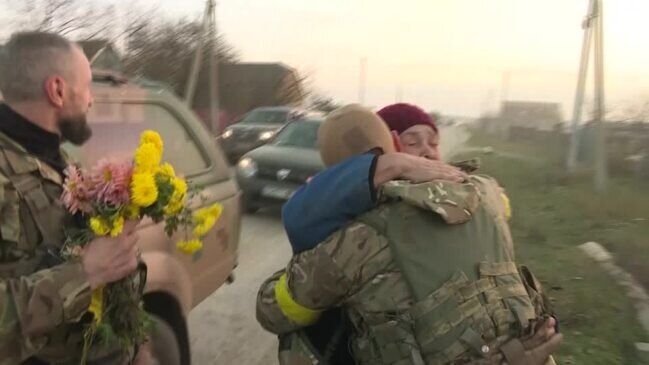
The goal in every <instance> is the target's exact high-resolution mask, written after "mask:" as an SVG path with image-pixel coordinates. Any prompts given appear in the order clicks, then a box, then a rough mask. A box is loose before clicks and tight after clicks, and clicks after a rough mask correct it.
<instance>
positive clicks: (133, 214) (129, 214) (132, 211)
mask: <svg viewBox="0 0 649 365" xmlns="http://www.w3.org/2000/svg"><path fill="white" fill-rule="evenodd" d="M124 217H125V218H126V219H138V218H139V217H140V207H138V206H137V205H133V204H129V205H127V206H126V208H124Z"/></svg>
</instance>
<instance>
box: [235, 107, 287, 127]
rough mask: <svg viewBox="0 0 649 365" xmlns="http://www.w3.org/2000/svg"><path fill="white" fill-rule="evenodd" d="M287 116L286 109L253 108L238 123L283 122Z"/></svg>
mask: <svg viewBox="0 0 649 365" xmlns="http://www.w3.org/2000/svg"><path fill="white" fill-rule="evenodd" d="M287 118H288V110H254V111H252V112H250V113H248V115H246V116H245V117H244V118H243V120H242V121H241V123H240V124H284V123H286V120H287Z"/></svg>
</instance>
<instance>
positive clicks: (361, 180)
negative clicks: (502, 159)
mask: <svg viewBox="0 0 649 365" xmlns="http://www.w3.org/2000/svg"><path fill="white" fill-rule="evenodd" d="M378 115H379V116H380V117H381V118H382V119H383V120H384V121H385V122H386V124H387V125H388V127H389V128H390V130H391V131H392V133H393V139H394V144H395V147H396V150H397V151H400V152H396V153H387V154H382V153H381V151H367V153H365V154H361V155H358V156H354V157H352V158H350V159H348V160H346V161H343V162H342V163H339V164H337V165H334V166H332V167H330V168H328V169H326V170H324V171H322V172H320V173H319V174H318V175H316V176H314V177H313V178H312V179H311V181H310V182H309V183H308V184H306V185H304V186H302V187H301V188H300V189H298V190H297V191H296V192H295V194H294V195H293V197H291V199H289V201H288V202H287V203H286V204H285V205H284V207H283V208H282V221H283V223H284V228H285V230H286V233H287V235H288V238H289V242H290V243H291V247H292V248H293V253H300V252H302V251H306V250H309V249H312V248H314V247H315V246H316V245H317V244H318V243H319V242H321V241H324V240H325V239H326V238H327V237H328V236H329V235H330V234H331V233H333V232H335V231H337V230H338V229H340V228H341V227H342V226H343V225H344V224H345V223H347V222H349V221H351V220H352V219H353V218H355V217H357V216H359V215H361V214H362V213H364V212H367V211H369V210H370V209H372V208H373V207H374V205H375V203H376V200H377V199H376V198H377V190H378V189H380V187H381V185H382V184H384V183H386V182H388V181H390V180H395V179H405V180H410V181H413V182H425V181H431V180H451V181H458V182H459V181H462V180H464V178H465V176H466V175H465V174H464V172H462V171H461V170H460V169H458V168H456V167H453V166H450V165H448V164H446V163H444V162H442V161H441V157H440V152H439V133H438V132H439V131H438V129H437V125H436V124H435V121H434V120H433V119H432V118H431V117H430V116H429V115H428V114H427V113H426V112H424V111H423V110H422V109H421V108H419V107H417V106H415V105H411V104H406V103H398V104H393V105H389V106H386V107H385V108H383V109H381V110H380V111H379V112H378Z"/></svg>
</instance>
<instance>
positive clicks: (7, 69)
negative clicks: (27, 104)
mask: <svg viewBox="0 0 649 365" xmlns="http://www.w3.org/2000/svg"><path fill="white" fill-rule="evenodd" d="M75 46H76V45H75V44H74V43H72V42H70V41H68V40H67V39H65V38H64V37H62V36H60V35H58V34H54V33H47V32H39V31H29V32H19V33H14V34H13V35H12V36H11V38H10V39H9V42H7V44H6V45H5V46H4V48H3V49H2V54H0V91H2V94H3V97H4V98H5V99H6V100H8V101H32V100H38V99H41V98H43V97H44V95H45V91H44V84H45V80H46V79H47V78H48V77H50V76H52V75H55V74H58V75H61V76H63V77H66V78H68V77H73V76H74V75H72V72H71V67H70V63H71V62H70V60H71V55H72V50H73V48H74V47H75Z"/></svg>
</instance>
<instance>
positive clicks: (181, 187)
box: [164, 177, 187, 215]
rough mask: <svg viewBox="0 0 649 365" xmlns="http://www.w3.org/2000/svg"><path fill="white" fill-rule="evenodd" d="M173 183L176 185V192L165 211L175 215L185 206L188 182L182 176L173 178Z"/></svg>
mask: <svg viewBox="0 0 649 365" xmlns="http://www.w3.org/2000/svg"><path fill="white" fill-rule="evenodd" d="M171 185H173V187H174V192H173V194H172V195H171V199H169V203H168V204H167V206H166V207H164V213H165V214H167V215H174V214H176V213H178V212H180V210H181V209H182V208H183V207H184V206H185V197H186V195H187V183H186V182H185V180H183V179H181V178H177V177H176V178H173V179H172V180H171Z"/></svg>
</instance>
